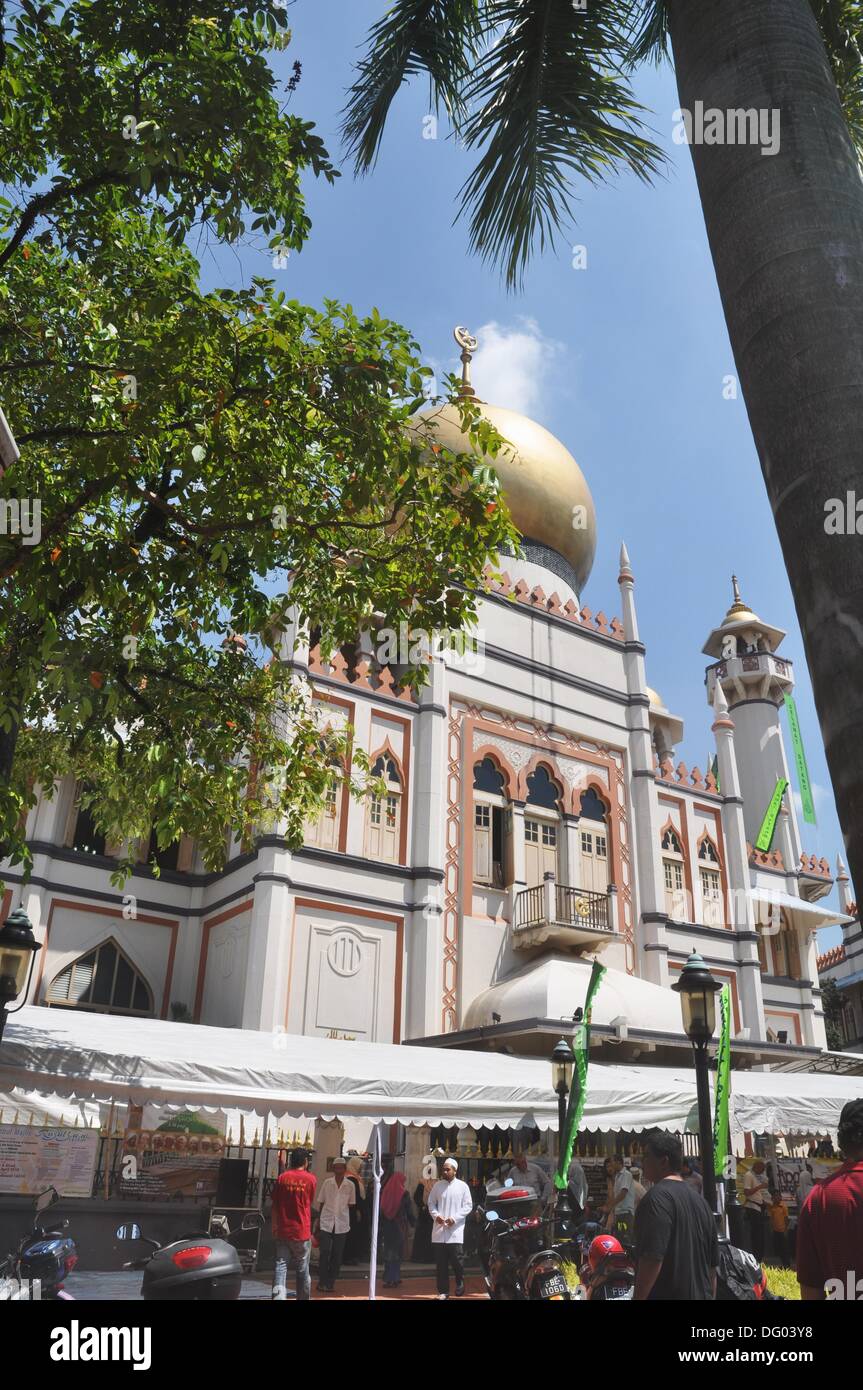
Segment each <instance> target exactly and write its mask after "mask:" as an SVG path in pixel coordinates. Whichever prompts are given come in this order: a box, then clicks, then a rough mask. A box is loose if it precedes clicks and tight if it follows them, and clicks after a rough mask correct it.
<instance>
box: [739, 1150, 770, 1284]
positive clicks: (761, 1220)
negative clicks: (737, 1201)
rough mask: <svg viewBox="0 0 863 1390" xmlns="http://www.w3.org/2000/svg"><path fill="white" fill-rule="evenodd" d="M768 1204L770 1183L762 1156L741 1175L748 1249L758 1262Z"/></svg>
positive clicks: (762, 1246)
mask: <svg viewBox="0 0 863 1390" xmlns="http://www.w3.org/2000/svg"><path fill="white" fill-rule="evenodd" d="M769 1205H770V1185H769V1183H768V1181H767V1169H766V1165H765V1163H764V1159H763V1158H756V1160H755V1162H754V1163H753V1165H752V1167H751V1168H750V1169H749V1172H748V1173H745V1174H744V1176H743V1210H744V1211H745V1212H746V1223H747V1226H748V1228H749V1249H750V1250H751V1252H752V1254H753V1255H754V1256H755V1258H756V1260H758V1262H759V1264H760V1263H761V1261H762V1260H763V1259H764V1245H765V1236H766V1234H767V1208H768V1207H769Z"/></svg>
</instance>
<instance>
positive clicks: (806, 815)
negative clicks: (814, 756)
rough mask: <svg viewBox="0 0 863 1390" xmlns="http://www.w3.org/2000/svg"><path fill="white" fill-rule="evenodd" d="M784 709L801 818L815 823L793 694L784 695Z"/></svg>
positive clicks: (810, 785) (810, 784)
mask: <svg viewBox="0 0 863 1390" xmlns="http://www.w3.org/2000/svg"><path fill="white" fill-rule="evenodd" d="M785 709H786V711H787V713H788V727H789V729H790V730H791V747H792V749H793V751H794V766H795V767H796V768H797V785H798V787H799V788H800V801H801V803H802V805H803V819H804V820H805V821H807V822H808V824H809V825H814V824H815V802H814V801H813V800H812V783H811V782H810V781H809V768H808V767H807V765H806V753H805V751H804V749H803V738H802V736H801V733H800V720H799V719H798V718H797V705H796V704H795V702H794V696H793V695H786V696H785Z"/></svg>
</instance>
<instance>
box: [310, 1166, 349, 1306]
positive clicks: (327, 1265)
mask: <svg viewBox="0 0 863 1390" xmlns="http://www.w3.org/2000/svg"><path fill="white" fill-rule="evenodd" d="M346 1168H347V1161H346V1160H345V1159H344V1158H334V1159H333V1171H332V1174H331V1176H330V1177H328V1178H325V1179H324V1181H323V1182H322V1183H321V1186H320V1189H319V1191H318V1193H317V1195H316V1197H315V1206H316V1207H317V1209H318V1219H317V1221H316V1223H315V1225H316V1228H317V1232H318V1240H319V1244H320V1266H319V1270H318V1292H319V1293H333V1292H334V1290H335V1286H336V1280H337V1279H338V1277H339V1270H340V1268H341V1264H342V1252H343V1251H344V1248H345V1241H346V1240H347V1238H348V1231H349V1230H350V1229H351V1212H350V1209H351V1207H352V1206H354V1205H355V1203H356V1199H357V1197H356V1193H357V1190H356V1187H355V1186H354V1184H353V1183H352V1182H347V1181H346V1179H345V1170H346Z"/></svg>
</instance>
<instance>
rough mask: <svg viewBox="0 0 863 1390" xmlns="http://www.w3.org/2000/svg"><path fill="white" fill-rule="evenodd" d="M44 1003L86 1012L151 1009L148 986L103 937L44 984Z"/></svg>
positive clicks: (144, 1014)
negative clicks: (92, 947)
mask: <svg viewBox="0 0 863 1390" xmlns="http://www.w3.org/2000/svg"><path fill="white" fill-rule="evenodd" d="M45 1002H46V1004H50V1005H59V1006H60V1007H61V1008H67V1009H85V1010H86V1011H87V1012H88V1013H101V1014H140V1015H141V1017H147V1016H151V1015H152V1013H153V996H152V994H151V993H150V987H149V985H148V984H147V982H146V980H145V979H144V977H143V975H141V974H140V973H139V971H137V970H136V969H135V967H134V965H132V963H131V961H130V960H129V959H128V957H127V956H125V955H124V954H123V952H122V951H121V950H120V948H119V946H118V945H117V943H116V942H115V941H110V940H109V941H103V942H102V944H101V946H97V947H96V948H95V950H92V951H88V952H87V954H86V955H84V956H79V958H78V960H74V961H72V964H71V965H67V966H66V968H65V969H64V970H61V971H60V973H59V975H55V977H54V979H53V980H52V981H51V984H50V985H49V987H48V993H47V994H46V996H45Z"/></svg>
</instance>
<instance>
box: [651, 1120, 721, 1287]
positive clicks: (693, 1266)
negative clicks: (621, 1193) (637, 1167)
mask: <svg viewBox="0 0 863 1390" xmlns="http://www.w3.org/2000/svg"><path fill="white" fill-rule="evenodd" d="M682 1165H683V1147H682V1145H681V1143H680V1140H679V1139H677V1138H675V1136H674V1135H673V1134H666V1133H664V1132H663V1131H662V1130H654V1131H653V1133H652V1134H650V1135H648V1136H647V1138H646V1139H645V1141H644V1176H645V1178H646V1179H647V1180H648V1182H651V1183H652V1184H653V1186H652V1187H650V1188H649V1189H648V1191H647V1192H646V1193H645V1195H644V1197H642V1199H641V1201H640V1203H639V1205H638V1210H637V1211H636V1213H635V1256H636V1277H635V1297H636V1299H639V1300H644V1299H651V1300H653V1299H672V1300H679V1301H681V1302H687V1301H694V1302H705V1301H707V1300H709V1299H712V1298H715V1296H716V1267H717V1265H718V1263H719V1249H718V1245H717V1240H716V1223H715V1221H714V1218H713V1216H712V1215H711V1212H710V1208H709V1206H708V1205H707V1203H706V1202H705V1200H704V1198H703V1197H702V1196H701V1195H700V1193H698V1192H696V1191H695V1189H694V1188H693V1187H692V1186H691V1185H690V1184H689V1183H688V1182H684V1180H683V1177H682V1175H681V1172H680V1170H681V1167H682Z"/></svg>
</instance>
